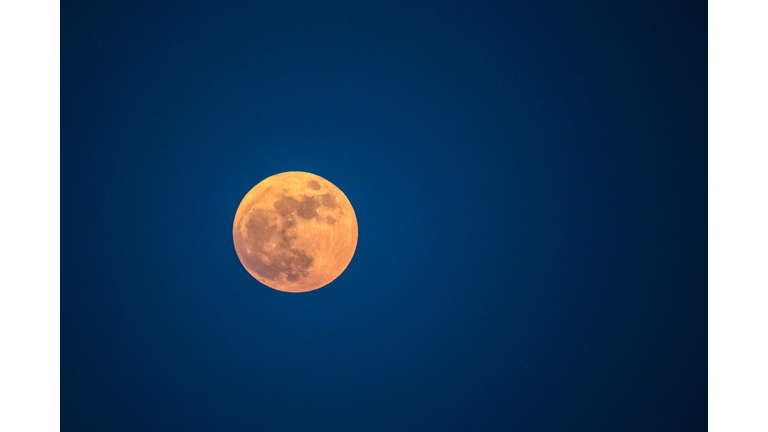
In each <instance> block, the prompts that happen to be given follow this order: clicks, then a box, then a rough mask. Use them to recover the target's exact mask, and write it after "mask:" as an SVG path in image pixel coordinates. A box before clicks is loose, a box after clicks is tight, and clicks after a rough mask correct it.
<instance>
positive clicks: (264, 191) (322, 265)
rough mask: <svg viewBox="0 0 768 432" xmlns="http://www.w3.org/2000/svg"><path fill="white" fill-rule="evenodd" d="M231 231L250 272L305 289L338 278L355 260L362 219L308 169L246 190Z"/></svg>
mask: <svg viewBox="0 0 768 432" xmlns="http://www.w3.org/2000/svg"><path fill="white" fill-rule="evenodd" d="M232 236H233V238H234V241H235V251H236V252H237V256H238V257H239V258H240V262H241V263H242V264H243V266H244V267H245V269H246V270H248V273H250V274H251V276H253V277H255V278H256V279H257V280H258V281H259V282H261V283H263V284H264V285H266V286H268V287H270V288H274V289H276V290H278V291H285V292H295V293H298V292H306V291H312V290H316V289H318V288H322V287H324V286H326V285H328V284H329V283H331V282H333V280H334V279H336V278H337V277H339V275H340V274H341V273H342V272H343V271H344V270H345V269H346V268H347V266H348V265H349V262H350V261H352V256H353V255H354V254H355V248H356V247H357V218H356V217H355V211H354V210H353V209H352V204H350V202H349V199H347V196H346V195H344V193H343V192H342V191H341V190H340V189H339V188H337V187H336V186H335V185H334V184H333V183H331V182H329V181H328V180H326V179H324V178H322V177H320V176H317V175H314V174H310V173H306V172H296V171H293V172H285V173H281V174H276V175H273V176H272V177H269V178H267V179H265V180H263V181H262V182H261V183H259V184H257V185H256V186H254V187H253V189H251V190H250V192H248V194H246V195H245V198H243V200H242V201H241V202H240V206H239V207H238V208H237V213H235V223H234V226H233V227H232Z"/></svg>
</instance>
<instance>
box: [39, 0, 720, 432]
mask: <svg viewBox="0 0 768 432" xmlns="http://www.w3.org/2000/svg"><path fill="white" fill-rule="evenodd" d="M284 171H308V172H312V173H315V174H318V175H320V176H322V177H325V178H326V179H328V180H330V181H331V182H333V183H334V184H336V185H337V186H338V187H339V188H341V189H342V190H343V191H344V193H345V194H346V195H347V196H348V197H349V199H350V201H351V202H352V205H353V206H354V208H355V211H356V213H357V217H358V222H359V228H360V237H359V243H358V247H357V251H356V254H355V257H354V258H353V260H352V262H351V264H350V265H349V267H348V268H347V270H346V272H345V273H343V274H342V275H341V277H339V278H338V279H337V280H336V281H335V282H333V283H332V284H330V285H328V286H326V287H324V288H322V289H320V290H317V291H313V292H310V293H306V294H299V295H295V294H286V293H282V292H278V291H274V290H271V289H269V288H267V287H265V286H263V285H261V284H259V283H258V282H257V281H256V280H255V279H253V278H252V277H251V276H250V275H249V274H248V273H247V272H246V271H245V270H244V268H243V267H242V265H241V264H240V262H239V260H238V258H237V256H236V254H235V251H234V247H233V243H232V234H231V232H232V222H233V218H234V214H235V210H236V209H237V206H238V204H239V202H240V200H241V199H242V198H243V196H244V195H245V194H246V193H247V192H248V190H249V189H250V188H251V187H253V186H254V185H255V184H257V183H258V182H259V181H261V180H262V179H264V178H266V177H268V176H270V175H273V174H276V173H279V172H284ZM61 197H62V200H61V426H62V430H63V431H176V430H178V431H369V430H370V431H405V430H408V431H473V430H489V431H490V430H494V431H495V430H503V431H511V430H519V431H703V430H705V429H706V426H707V418H706V416H707V5H706V2H703V1H695V2H685V1H639V2H624V1H585V2H572V1H540V0H537V1H524V2H499V3H492V2H482V1H464V2H434V1H432V2H418V1H413V0H411V1H403V2H395V1H382V2H370V1H369V2H344V1H306V2H297V1H276V2H235V1H232V2H214V1H210V2H194V1H192V2H189V1H188V2H172V1H151V2H149V1H108V2H104V1H68V2H62V4H61ZM40 246H41V247H44V245H40Z"/></svg>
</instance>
